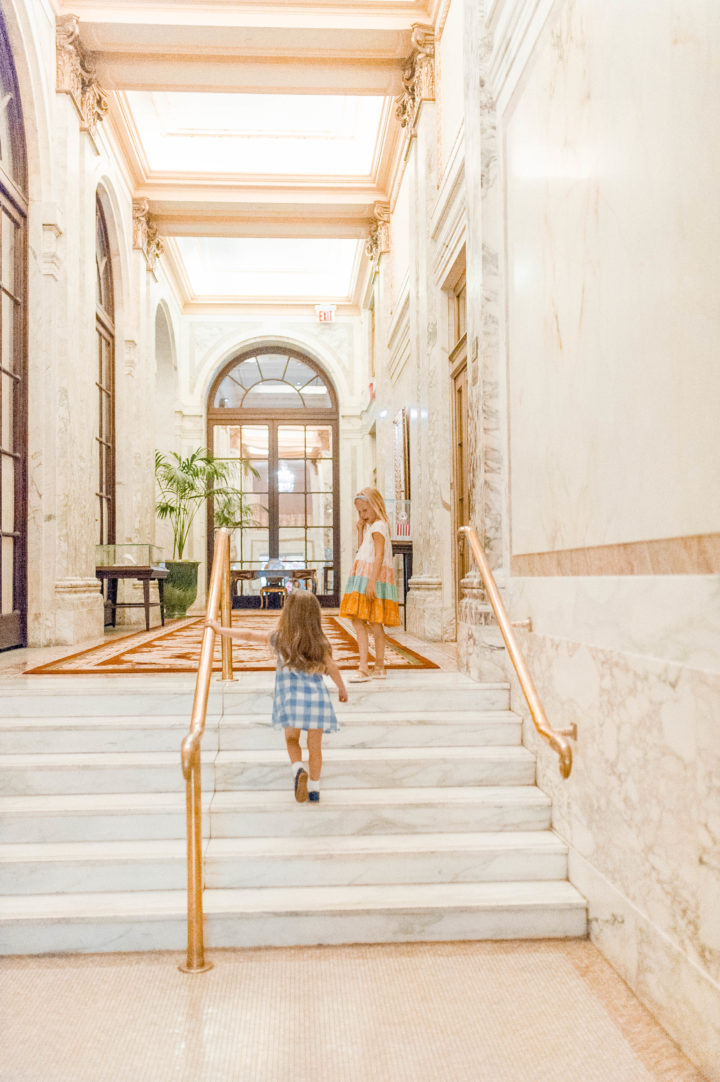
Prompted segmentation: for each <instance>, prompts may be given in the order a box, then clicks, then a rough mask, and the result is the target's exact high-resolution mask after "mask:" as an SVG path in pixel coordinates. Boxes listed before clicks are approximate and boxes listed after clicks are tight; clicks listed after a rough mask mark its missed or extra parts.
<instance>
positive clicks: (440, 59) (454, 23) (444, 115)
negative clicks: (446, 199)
mask: <svg viewBox="0 0 720 1082" xmlns="http://www.w3.org/2000/svg"><path fill="white" fill-rule="evenodd" d="M463 14H464V12H463V0H452V2H451V3H450V6H449V8H448V11H447V15H446V18H445V23H444V25H443V27H442V35H441V37H440V40H439V42H437V44H436V46H435V57H436V61H435V82H436V96H437V101H438V142H439V162H438V172H439V175H440V176H442V175H443V174H444V172H445V168H446V166H447V163H448V161H449V160H450V155H451V153H452V149H453V146H454V145H455V141H456V139H457V137H458V133H459V132H460V128H461V127H462V122H463V116H464V111H465V108H464V107H465V99H464V95H463V81H464V72H463V62H462V57H463V34H464V23H463Z"/></svg>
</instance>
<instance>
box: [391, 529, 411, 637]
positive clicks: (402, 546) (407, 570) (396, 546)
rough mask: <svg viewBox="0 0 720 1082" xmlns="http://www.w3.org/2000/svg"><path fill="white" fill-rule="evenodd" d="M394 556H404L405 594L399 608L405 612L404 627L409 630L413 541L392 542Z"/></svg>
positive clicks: (403, 593)
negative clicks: (408, 601)
mask: <svg viewBox="0 0 720 1082" xmlns="http://www.w3.org/2000/svg"><path fill="white" fill-rule="evenodd" d="M392 554H393V556H402V562H403V592H402V601H400V602H398V607H399V608H402V611H403V627H404V628H405V629H407V595H408V589H409V583H410V579H411V578H412V566H413V543H412V541H393V542H392Z"/></svg>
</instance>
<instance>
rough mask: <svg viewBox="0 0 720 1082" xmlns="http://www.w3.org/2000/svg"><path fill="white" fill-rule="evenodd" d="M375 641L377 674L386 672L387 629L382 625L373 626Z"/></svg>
mask: <svg viewBox="0 0 720 1082" xmlns="http://www.w3.org/2000/svg"><path fill="white" fill-rule="evenodd" d="M370 626H371V627H372V633H373V639H374V640H375V672H376V673H383V672H385V628H384V627H383V626H382V624H371V625H370Z"/></svg>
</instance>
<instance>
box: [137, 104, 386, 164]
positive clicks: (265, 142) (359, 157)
mask: <svg viewBox="0 0 720 1082" xmlns="http://www.w3.org/2000/svg"><path fill="white" fill-rule="evenodd" d="M126 97H127V101H128V103H129V105H130V109H131V112H132V114H133V119H134V122H135V127H136V129H137V132H138V135H139V138H140V141H141V143H142V148H143V151H144V153H145V157H146V159H147V162H148V165H149V166H150V169H151V171H153V172H167V173H198V172H203V173H204V172H208V173H245V174H251V175H252V174H256V175H268V174H270V175H272V174H291V175H298V174H299V175H307V176H312V175H315V176H318V175H320V176H322V175H340V176H353V175H360V176H367V175H369V174H370V172H371V170H372V165H373V160H374V154H375V148H376V145H377V143H378V137H379V130H380V123H381V119H382V115H383V102H384V99H383V98H381V97H375V96H373V97H365V96H361V95H359V96H353V95H332V94H331V95H315V94H209V93H185V92H183V93H180V92H174V91H173V92H160V91H128V92H127V93H126Z"/></svg>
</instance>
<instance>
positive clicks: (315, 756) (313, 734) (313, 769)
mask: <svg viewBox="0 0 720 1082" xmlns="http://www.w3.org/2000/svg"><path fill="white" fill-rule="evenodd" d="M322 736H323V734H322V729H308V734H307V744H308V766H309V768H310V781H319V780H320V774H321V773H322Z"/></svg>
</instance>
